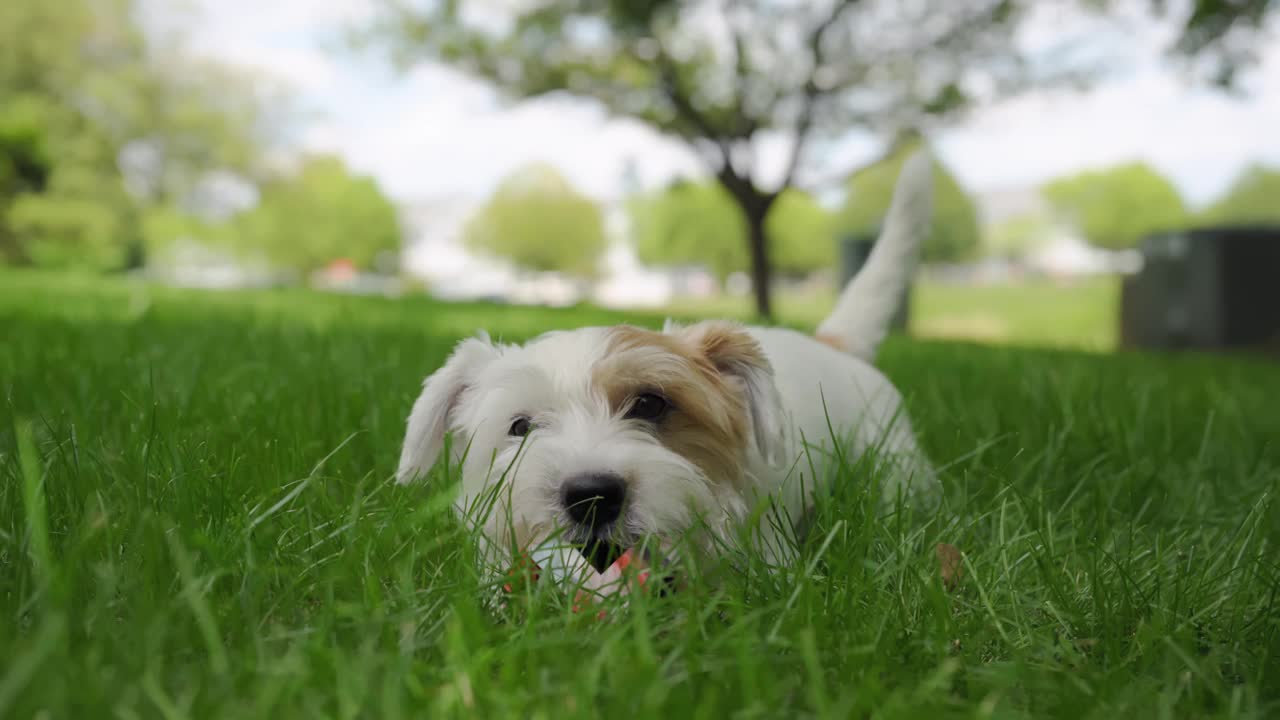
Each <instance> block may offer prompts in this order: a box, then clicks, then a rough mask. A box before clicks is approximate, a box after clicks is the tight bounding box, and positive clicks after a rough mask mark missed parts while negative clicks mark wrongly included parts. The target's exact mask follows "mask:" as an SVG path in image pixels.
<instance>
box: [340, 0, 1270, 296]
mask: <svg viewBox="0 0 1280 720" xmlns="http://www.w3.org/2000/svg"><path fill="white" fill-rule="evenodd" d="M1113 4H1115V5H1125V4H1124V3H1112V2H1110V0H1076V2H1067V1H1066V0H1063V1H1062V2H1057V0H1055V2H1047V1H1046V0H1037V1H1035V2H1032V1H1031V0H935V1H933V2H911V3H905V2H899V1H898V0H822V1H818V2H806V3H777V2H770V1H768V0H732V1H729V2H725V1H723V0H603V1H600V0H560V1H557V2H540V3H528V4H518V5H513V6H509V7H508V8H507V10H508V11H509V15H508V16H505V17H503V18H502V19H501V22H496V21H495V18H494V16H493V14H492V13H490V12H486V11H483V10H480V11H476V8H475V7H474V6H473V5H471V4H469V3H463V2H456V1H448V2H431V1H426V0H424V1H423V2H414V1H412V0H383V1H382V3H381V7H382V12H381V13H380V14H379V16H378V17H377V18H376V19H375V20H374V21H372V22H371V23H370V24H368V25H366V26H364V27H361V28H358V29H357V32H356V33H355V37H356V39H357V40H358V41H360V42H363V43H367V44H371V45H373V46H375V47H379V48H381V49H384V50H386V51H388V52H389V54H390V56H391V57H392V58H393V59H394V60H395V61H397V62H398V63H399V64H401V65H402V66H409V65H412V64H413V63H415V62H417V61H419V60H421V59H430V60H438V61H443V62H446V63H448V64H450V65H452V66H454V67H456V68H458V69H460V70H462V71H463V72H466V73H468V74H470V75H472V76H475V77H478V78H481V79H483V80H485V81H487V82H489V83H491V84H492V85H494V86H495V87H496V88H498V89H499V90H500V91H502V92H504V93H506V94H507V95H508V96H510V97H511V98H514V99H525V98H536V97H542V96H546V95H551V94H558V93H567V94H570V95H576V96H579V97H586V98H591V99H594V100H595V101H598V102H599V103H601V104H602V105H603V106H604V107H605V108H606V109H608V110H609V111H610V112H612V113H614V114H616V115H620V116H626V117H630V118H633V119H636V120H639V121H641V122H643V123H646V124H647V125H649V126H650V127H652V128H654V129H656V130H657V131H659V132H661V133H663V134H665V135H668V136H670V137H673V138H676V139H679V140H682V141H684V142H685V143H687V144H688V145H689V146H690V147H691V148H693V149H694V150H695V151H696V152H698V153H699V154H700V155H701V157H702V158H703V159H704V160H705V163H706V166H707V169H708V170H709V172H710V175H711V177H713V178H714V180H715V183H716V186H717V187H718V190H717V191H715V192H713V191H712V190H711V189H709V188H690V187H678V188H673V189H671V190H670V191H669V193H670V194H671V197H669V198H668V205H669V207H668V208H666V210H663V211H661V212H658V213H657V215H656V216H655V217H654V218H652V219H651V221H650V225H651V227H650V229H649V231H648V232H647V233H646V234H644V235H642V238H645V239H646V240H647V239H651V238H652V236H653V234H654V233H656V234H657V235H658V236H662V235H664V234H665V235H667V236H670V237H675V239H673V240H671V242H670V244H671V245H672V246H673V247H674V248H676V250H674V251H673V252H675V254H677V255H679V254H680V253H684V252H686V251H687V246H688V245H689V241H688V240H681V239H679V237H677V236H678V235H679V234H678V233H672V232H669V231H667V230H664V228H668V227H670V222H669V221H668V220H666V219H664V215H665V216H667V217H670V216H680V215H683V216H685V217H690V219H692V217H691V214H690V213H689V212H688V210H687V208H689V207H694V206H699V205H703V206H707V207H710V208H719V210H718V212H721V213H722V214H723V208H724V206H725V204H726V203H728V204H731V206H732V207H733V208H734V209H736V211H737V213H738V216H739V217H738V221H737V222H736V223H729V224H727V225H726V226H717V227H721V230H720V231H719V232H718V233H716V234H714V235H712V236H711V239H708V240H706V243H708V245H707V250H708V251H710V250H711V249H712V248H714V254H711V255H710V257H713V258H714V259H712V260H711V261H710V262H711V264H712V265H713V266H715V267H716V268H717V272H723V269H724V268H725V267H728V266H731V265H734V264H735V263H736V262H738V261H737V260H736V259H735V257H740V255H739V256H735V254H734V253H733V252H731V251H730V250H729V249H728V248H727V246H725V244H724V242H723V240H719V239H717V238H720V237H722V236H730V235H733V234H736V232H729V231H728V230H725V229H723V228H725V227H728V228H741V229H742V230H743V233H742V236H743V239H744V240H745V242H744V246H743V249H742V250H741V251H738V252H742V253H745V254H746V256H747V257H748V258H749V267H750V270H751V276H752V284H753V287H754V290H755V298H756V305H757V310H758V312H759V314H761V315H763V316H766V317H768V316H770V315H771V310H772V307H771V296H770V290H769V282H770V270H771V268H772V267H773V265H774V264H775V258H777V257H779V256H781V255H784V254H785V253H780V252H778V247H776V246H777V245H780V244H783V243H787V242H790V241H789V240H787V239H784V238H785V237H786V231H784V230H783V228H782V227H781V226H782V223H779V222H776V221H771V218H772V217H773V214H774V213H776V212H781V209H782V208H784V207H786V206H787V205H788V203H784V202H783V201H782V199H783V198H784V197H789V198H796V197H800V196H799V195H797V194H796V193H795V192H794V191H792V188H795V187H803V186H805V185H806V184H810V181H811V180H812V178H810V177H809V173H806V172H804V171H805V170H806V169H808V170H812V168H809V167H807V166H809V165H812V164H813V163H812V159H813V157H812V156H813V155H814V152H813V151H814V149H815V148H820V143H821V142H822V141H823V140H825V139H830V138H832V137H834V136H836V135H839V134H843V133H846V132H848V131H849V130H851V129H855V128H858V129H864V130H870V131H873V132H876V133H881V134H883V135H885V136H887V137H897V136H899V135H900V134H901V133H903V132H904V131H908V130H913V129H918V130H923V131H926V132H927V131H928V130H930V129H933V128H937V127H941V126H945V125H946V124H947V123H949V122H952V121H954V120H955V119H957V118H960V117H963V115H964V113H965V112H966V111H967V110H969V109H970V108H972V107H974V106H977V105H981V104H984V103H989V102H992V101H995V100H998V99H1001V98H1004V97H1008V96H1010V95H1013V94H1016V93H1018V92H1021V91H1023V90H1025V89H1027V88H1031V87H1044V86H1049V85H1058V84H1079V83H1084V82H1087V81H1088V80H1089V79H1090V78H1092V77H1095V76H1097V75H1098V74H1099V73H1100V72H1101V70H1102V68H1101V67H1099V66H1098V65H1097V64H1094V63H1092V62H1091V61H1089V60H1088V59H1084V58H1078V57H1074V56H1073V55H1072V53H1070V52H1065V50H1069V48H1066V49H1064V48H1054V49H1053V50H1052V51H1051V54H1052V56H1053V57H1052V58H1051V60H1050V61H1045V58H1042V57H1039V56H1036V55H1033V54H1031V53H1030V52H1029V50H1028V49H1027V48H1026V46H1025V45H1024V44H1023V43H1020V42H1019V36H1020V33H1019V30H1020V29H1021V28H1022V27H1023V23H1024V22H1026V21H1027V19H1028V18H1029V17H1031V16H1032V15H1033V12H1034V11H1038V10H1041V9H1042V8H1045V7H1047V6H1050V5H1072V6H1075V7H1078V8H1082V9H1084V10H1086V11H1090V12H1098V13H1107V12H1110V11H1111V10H1112V9H1113V8H1112V5H1113ZM1165 4H1166V3H1165V2H1164V0H1150V2H1149V7H1150V9H1151V10H1152V11H1153V12H1154V13H1164V12H1166V10H1167V8H1166V7H1165ZM1274 5H1275V4H1274V3H1272V2H1270V0H1231V1H1222V0H1194V1H1193V2H1192V3H1191V6H1190V7H1189V8H1187V9H1186V12H1185V13H1184V15H1183V16H1182V17H1181V18H1180V20H1179V22H1180V23H1181V33H1180V34H1179V36H1178V37H1177V38H1176V39H1175V42H1174V43H1173V44H1172V46H1171V47H1170V51H1171V53H1173V54H1177V55H1180V56H1182V57H1185V58H1190V59H1192V60H1195V59H1197V58H1209V60H1207V61H1206V62H1205V64H1207V65H1211V66H1212V67H1213V68H1214V69H1213V71H1212V73H1211V74H1212V78H1211V79H1212V80H1213V81H1214V82H1216V83H1218V84H1221V85H1225V86H1229V85H1232V84H1233V83H1234V81H1235V78H1236V75H1237V70H1238V69H1239V68H1240V67H1242V66H1245V65H1247V64H1248V63H1249V62H1250V61H1251V60H1252V55H1251V49H1252V48H1253V47H1254V46H1255V45H1256V43H1257V41H1258V37H1259V35H1260V32H1259V28H1260V27H1261V25H1262V23H1263V21H1264V20H1265V17H1266V15H1267V12H1268V11H1269V10H1270V9H1271V8H1273V7H1274ZM765 136H770V137H773V138H775V139H776V138H782V139H784V140H786V141H787V142H788V144H789V154H788V158H787V160H786V162H785V169H784V171H783V173H782V177H781V179H780V180H776V181H772V182H767V181H766V180H765V178H764V177H763V176H762V173H761V170H760V167H759V163H758V162H757V161H756V150H757V147H756V146H757V143H758V141H759V140H760V139H761V138H762V137H765ZM874 177H875V175H871V176H870V178H874ZM864 182H870V179H867V180H865V181H864ZM795 202H796V201H795V200H794V199H793V200H792V201H791V203H790V204H791V205H793V206H794V204H795ZM869 204H870V203H868V206H869ZM678 208H685V210H683V211H681V210H679V209H678ZM792 212H795V211H794V210H793V211H792ZM867 214H868V213H867V212H865V211H864V212H863V214H862V215H859V214H858V212H856V211H849V212H848V213H842V215H845V216H846V220H849V221H852V220H853V219H856V220H858V221H859V223H854V226H856V225H858V224H861V225H862V226H864V227H865V226H868V225H871V224H874V222H872V221H871V220H869V219H868V217H867ZM726 221H727V217H726ZM771 229H772V231H773V232H772V233H771ZM771 234H772V235H773V236H774V237H771ZM961 240H962V236H961V237H958V238H946V239H944V238H942V237H941V236H937V237H935V238H934V243H933V251H934V252H935V253H937V252H947V253H950V252H959V250H958V248H960V245H959V243H960V241H961ZM646 245H647V246H650V245H649V244H648V243H647V242H646ZM650 247H651V246H650ZM953 247H954V248H957V249H955V250H953V249H951V248H953ZM680 248H686V249H680ZM943 248H948V249H946V250H943ZM647 252H650V253H651V251H647Z"/></svg>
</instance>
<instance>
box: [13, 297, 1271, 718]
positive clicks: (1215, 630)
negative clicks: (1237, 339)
mask: <svg viewBox="0 0 1280 720" xmlns="http://www.w3.org/2000/svg"><path fill="white" fill-rule="evenodd" d="M1003 302H1005V303H1006V304H1012V303H1016V300H1015V299H1014V298H1006V299H1005V300H1003ZM662 319H663V317H662V316H655V315H638V316H637V315H624V314H620V313H607V312H602V311H599V310H596V309H591V308H582V309H574V310H572V311H555V310H549V309H540V308H539V309H535V308H518V307H510V306H507V307H494V306H490V305H481V304H462V305H453V304H442V303H436V302H431V301H429V300H426V299H421V298H405V299H398V300H395V301H387V300H382V299H377V298H364V297H348V296H335V295H329V294H313V293H306V292H301V291H271V292H243V293H242V292H219V293H194V292H183V291H176V290H169V289H162V288H154V287H147V286H143V285H138V284H135V283H124V282H104V281H102V280H100V279H92V280H86V279H83V278H74V279H68V278H65V277H62V278H56V279H47V278H42V277H40V276H37V275H35V274H33V273H6V274H3V275H0V326H2V327H3V329H4V333H5V336H4V337H5V340H6V342H0V395H3V397H4V403H5V419H4V421H3V422H0V552H2V553H3V560H2V561H0V588H4V592H0V617H3V618H5V621H4V622H0V652H2V653H3V655H2V656H3V658H4V662H3V663H0V715H3V716H4V717H6V718H32V717H39V716H47V717H50V718H71V717H76V718H79V717H96V716H97V715H98V713H99V712H102V713H103V715H112V716H118V717H123V718H133V717H138V718H151V717H189V718H201V719H202V720H203V719H207V720H220V719H222V718H247V717H254V718H258V717H267V718H273V719H274V720H292V719H293V718H329V717H373V718H388V719H391V718H399V717H405V716H417V717H431V718H437V717H439V718H453V717H483V718H539V717H545V718H572V719H576V718H589V717H606V718H612V717H626V718H632V717H635V718H684V717H704V718H737V717H767V718H773V717H805V718H837V717H841V718H843V717H858V718H872V717H874V718H881V717H883V718H919V717H926V718H952V717H957V718H959V717H965V718H968V717H993V718H1047V719H1049V720H1067V719H1072V720H1074V719H1077V718H1124V717H1132V718H1146V717H1153V716H1164V717H1171V718H1206V719H1209V718H1224V719H1225V718H1239V719H1240V720H1245V719H1246V718H1265V717H1270V716H1273V715H1274V714H1275V712H1274V710H1275V700H1276V698H1278V697H1280V675H1278V674H1277V667H1276V663H1275V660H1276V647H1277V636H1276V632H1277V629H1276V626H1275V614H1276V613H1275V609H1276V608H1275V599H1276V582H1277V568H1276V567H1275V562H1274V549H1275V547H1276V545H1277V543H1280V505H1278V504H1277V502H1276V497H1277V494H1278V493H1280V457H1278V456H1277V452H1276V447H1275V438H1277V437H1280V414H1277V413H1276V412H1275V398H1276V397H1277V396H1280V373H1277V372H1276V368H1275V367H1274V366H1273V365H1270V364H1267V363H1264V362H1257V361H1250V360H1247V359H1241V358H1214V357H1207V356H1202V357H1180V358H1169V357H1163V356H1159V355H1148V354H1140V353H1127V354H1120V355H1114V356H1107V355H1100V354H1096V353H1079V352H1049V351H1043V350H1040V351H1034V350H1026V349H1018V348H1008V347H1005V348H991V347H980V346H974V345H968V344H949V343H940V342H913V341H908V340H905V339H900V338H892V339H891V340H890V341H889V342H888V343H886V345H885V346H884V350H883V352H882V353H881V357H880V360H879V365H880V366H881V367H883V369H884V371H885V372H886V373H887V374H888V376H889V377H890V378H892V379H893V380H894V382H895V383H897V384H898V385H899V386H900V387H903V388H909V389H910V391H909V392H908V393H907V402H908V406H909V409H910V415H911V419H912V423H913V425H914V427H916V428H917V429H918V430H919V432H920V435H921V437H922V439H923V442H924V443H925V446H926V448H927V450H928V452H929V453H930V454H931V456H932V457H933V459H934V461H935V462H936V464H937V465H938V466H939V467H940V468H944V469H943V470H942V476H943V481H944V482H943V488H944V491H945V502H944V503H943V504H942V507H941V508H939V509H938V510H937V511H936V512H932V513H911V512H907V511H897V510H893V509H877V508H875V507H873V506H871V505H870V504H869V503H868V502H867V499H868V497H873V496H874V495H875V491H874V488H873V487H869V484H870V483H873V482H874V481H875V479H876V478H877V476H878V475H877V473H876V472H875V465H876V463H875V462H873V459H872V458H862V459H859V460H857V462H856V463H855V461H854V459H850V460H848V461H847V462H846V461H842V460H841V459H840V458H836V461H835V462H833V463H832V464H831V467H830V470H829V472H830V473H831V475H830V477H828V478H825V480H827V483H828V484H827V487H829V488H831V489H832V492H831V493H819V494H818V495H819V497H818V498H816V499H817V513H816V515H815V517H814V520H813V522H812V523H811V524H810V526H809V527H810V535H809V538H808V540H806V541H805V542H804V543H803V544H802V546H801V547H802V554H801V561H800V562H799V563H797V564H796V565H795V566H794V567H791V568H786V569H783V570H780V571H775V572H772V573H771V572H768V571H767V570H766V569H765V566H764V563H765V562H766V559H765V558H762V557H760V556H758V555H757V554H756V553H753V552H737V551H734V550H732V549H726V550H724V552H725V553H726V558H727V559H728V560H729V561H730V562H728V563H726V565H727V566H728V568H727V571H726V572H724V573H723V574H722V576H721V583H720V585H718V586H715V585H711V584H710V583H708V582H705V581H703V580H701V579H698V580H697V581H696V582H694V583H691V585H690V586H689V587H687V588H686V589H684V590H681V591H679V592H676V593H674V594H672V595H670V596H668V597H665V598H653V599H650V598H647V597H646V596H645V595H644V594H637V595H635V596H633V598H632V604H631V605H630V607H629V608H627V609H625V610H624V609H621V608H617V607H615V606H610V607H609V610H610V611H611V612H610V613H609V615H608V616H607V617H606V618H605V619H604V620H603V621H602V620H598V619H597V618H596V616H595V614H594V613H588V612H578V613H575V612H573V611H572V609H571V608H570V607H569V606H570V604H571V599H572V593H571V592H570V591H569V590H568V589H566V588H564V587H563V586H555V585H549V586H544V587H543V588H542V589H539V590H535V591H532V592H530V593H529V594H527V595H526V594H517V595H514V596H512V597H510V598H509V602H508V607H507V608H506V609H505V610H500V609H492V610H490V609H486V603H488V602H489V601H490V600H491V599H492V598H493V597H494V594H495V591H496V588H494V587H492V586H491V585H489V584H488V583H487V582H486V579H484V578H482V577H480V576H479V574H478V573H477V571H476V570H475V568H474V567H473V566H472V564H471V559H472V557H473V552H472V550H473V545H472V543H473V540H472V538H471V537H470V536H469V535H468V533H467V532H466V531H465V528H464V527H462V525H461V524H460V523H458V522H457V521H456V520H454V518H453V516H452V513H451V512H450V504H451V503H450V501H451V500H452V499H453V497H454V495H455V493H456V491H457V488H456V481H457V477H456V474H455V473H453V472H452V469H449V470H446V469H444V468H440V471H439V472H438V473H437V474H435V475H434V476H433V477H431V478H429V479H428V480H427V481H425V482H422V483H418V484H415V485H410V486H405V487H399V486H395V485H394V484H392V483H391V482H390V480H389V478H390V477H391V476H392V475H393V474H394V472H395V466H396V460H397V457H398V453H399V449H400V443H401V440H402V438H403V433H404V424H405V422H404V418H405V417H406V416H407V414H408V412H409V407H410V405H411V404H412V402H413V399H414V398H415V397H416V395H417V393H418V392H420V391H421V383H422V378H423V376H424V375H426V374H427V373H429V372H431V371H432V370H434V369H435V368H437V367H439V364H440V363H441V362H442V361H443V360H444V358H445V357H446V356H447V354H448V353H449V351H450V349H451V348H452V346H453V344H454V343H455V342H456V341H457V340H458V338H459V337H464V336H470V335H472V334H473V333H474V331H475V328H477V327H485V328H488V329H489V330H490V331H492V333H493V334H494V335H495V336H501V337H502V339H503V340H504V341H511V342H518V341H521V340H524V339H526V338H528V337H530V336H532V335H534V334H537V333H540V332H542V331H545V330H550V329H555V328H565V327H579V326H583V325H600V324H611V323H617V322H623V321H629V322H634V323H637V324H640V325H643V326H647V327H660V326H661V323H662ZM1042 322H1044V321H1042ZM1045 324H1048V323H1045ZM825 440H826V438H816V439H811V441H812V442H819V441H825ZM881 459H883V458H881ZM817 460H818V459H817V458H815V462H817ZM805 467H806V466H805V464H804V463H803V462H802V463H801V466H800V470H804V469H805ZM938 542H945V543H950V544H952V545H954V546H956V547H958V548H959V549H960V550H961V551H963V553H964V566H965V574H964V579H963V580H962V581H961V583H960V585H959V587H958V588H957V589H956V590H955V591H954V592H947V591H945V590H944V589H943V587H942V584H941V582H940V581H939V578H938V564H937V561H936V559H935V554H934V545H935V543H938ZM94 708H98V710H94Z"/></svg>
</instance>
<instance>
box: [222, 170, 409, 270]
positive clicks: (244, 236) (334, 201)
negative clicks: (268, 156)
mask: <svg viewBox="0 0 1280 720" xmlns="http://www.w3.org/2000/svg"><path fill="white" fill-rule="evenodd" d="M232 227H233V228H234V229H235V234H236V236H237V237H236V239H235V243H236V245H237V247H238V248H239V249H240V250H241V251H242V252H243V253H246V254H253V255H260V256H262V257H263V258H265V259H266V260H267V261H269V262H270V263H271V264H273V265H276V266H278V267H287V268H293V269H297V270H301V271H304V272H307V271H312V270H316V269H318V268H321V267H323V266H325V265H327V264H328V263H330V262H333V261H334V260H338V259H345V260H349V261H351V262H352V263H354V264H355V265H356V266H357V267H360V268H365V269H369V268H372V267H373V266H374V262H375V261H376V260H377V259H378V258H379V256H380V255H382V254H386V253H397V252H398V251H399V249H400V241H401V229H400V221H399V216H398V213H397V211H396V207H395V205H393V204H392V203H391V201H390V200H388V199H387V197H386V196H385V195H383V194H382V191H381V190H380V189H379V188H378V185H377V183H376V182H374V181H373V180H372V179H371V178H367V177H359V176H354V175H352V174H351V173H350V172H349V171H348V170H347V168H346V166H345V165H344V164H343V162H342V160H340V159H339V158H336V157H331V156H326V155H320V156H312V157H308V158H306V159H305V160H304V161H303V162H302V164H301V167H300V168H299V169H298V170H297V171H296V172H293V173H290V174H288V175H284V176H281V177H278V178H275V179H272V180H270V181H267V182H265V183H263V185H262V187H261V191H260V196H259V201H258V205H257V206H256V207H254V208H253V209H252V210H250V211H248V212H247V213H245V215H244V216H243V217H241V218H237V219H236V221H235V222H234V223H233V224H232Z"/></svg>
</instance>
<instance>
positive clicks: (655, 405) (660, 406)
mask: <svg viewBox="0 0 1280 720" xmlns="http://www.w3.org/2000/svg"><path fill="white" fill-rule="evenodd" d="M669 407H670V405H668V403H667V399H666V398H664V397H662V396H661V395H655V394H653V393H645V394H643V395H639V396H637V397H636V399H635V401H634V402H632V403H631V408H630V409H629V410H627V418H629V419H631V420H657V419H659V418H661V417H662V416H663V415H665V414H666V412H667V409H668V408H669Z"/></svg>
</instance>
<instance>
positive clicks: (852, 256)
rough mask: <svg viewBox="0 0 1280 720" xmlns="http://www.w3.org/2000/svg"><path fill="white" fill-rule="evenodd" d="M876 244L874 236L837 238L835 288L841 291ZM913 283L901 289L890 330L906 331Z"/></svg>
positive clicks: (864, 262)
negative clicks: (837, 252)
mask: <svg viewBox="0 0 1280 720" xmlns="http://www.w3.org/2000/svg"><path fill="white" fill-rule="evenodd" d="M875 244H876V236H875V235H844V236H842V237H840V238H839V240H838V241H837V245H838V246H839V249H840V252H839V258H838V261H839V267H838V275H837V278H836V287H837V288H839V289H843V288H844V287H845V286H846V285H848V284H849V281H850V280H852V279H853V276H854V275H856V274H857V273H858V271H859V270H861V269H862V266H863V265H865V264H866V263H867V258H869V257H870V256H871V248H872V247H874V246H875ZM912 285H914V282H910V281H909V282H908V283H907V287H906V288H904V289H903V293H902V295H903V296H902V298H901V301H900V302H899V303H898V312H897V313H895V314H894V316H893V322H891V323H890V325H889V327H890V329H892V330H899V331H901V330H906V328H907V319H908V318H909V317H910V314H911V308H910V305H911V287H912Z"/></svg>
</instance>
